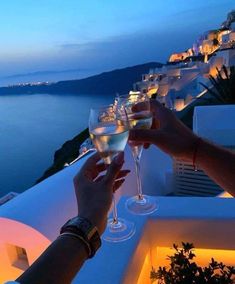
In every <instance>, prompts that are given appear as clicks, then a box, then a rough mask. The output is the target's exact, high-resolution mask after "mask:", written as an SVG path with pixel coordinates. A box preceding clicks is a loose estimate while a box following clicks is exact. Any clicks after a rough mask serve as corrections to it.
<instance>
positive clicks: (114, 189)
mask: <svg viewBox="0 0 235 284" xmlns="http://www.w3.org/2000/svg"><path fill="white" fill-rule="evenodd" d="M124 181H125V179H124V178H123V179H119V180H117V181H115V183H114V186H113V192H115V191H116V190H118V189H119V188H120V187H121V186H122V184H123V183H124Z"/></svg>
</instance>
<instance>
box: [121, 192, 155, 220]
mask: <svg viewBox="0 0 235 284" xmlns="http://www.w3.org/2000/svg"><path fill="white" fill-rule="evenodd" d="M126 208H127V210H128V211H130V212H131V213H132V214H135V215H148V214H151V213H153V212H154V211H156V210H157V209H158V204H157V201H156V198H154V197H152V196H149V195H142V199H140V198H139V196H134V197H131V198H129V199H128V200H127V201H126Z"/></svg>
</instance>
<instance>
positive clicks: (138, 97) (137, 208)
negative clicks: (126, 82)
mask: <svg viewBox="0 0 235 284" xmlns="http://www.w3.org/2000/svg"><path fill="white" fill-rule="evenodd" d="M139 103H141V108H135V107H134V106H135V105H137V104H139ZM116 108H117V109H118V111H119V112H121V113H125V114H126V117H127V119H128V126H129V129H150V128H151V126H152V113H151V110H150V100H149V97H148V96H147V95H145V94H142V93H137V94H130V95H124V96H119V97H117V98H116ZM134 108H135V110H134ZM123 117H124V118H125V116H123ZM128 144H129V145H130V147H131V152H132V156H133V158H134V162H135V171H136V178H137V191H138V193H137V195H136V196H134V197H131V198H129V199H128V200H127V202H126V207H127V209H128V210H129V211H130V212H131V213H134V214H137V215H147V214H151V213H153V212H154V211H156V210H157V209H158V204H157V202H156V200H155V198H153V197H152V196H149V195H144V194H143V190H142V183H141V177H140V159H141V155H142V151H143V145H142V144H136V142H134V141H130V140H129V141H128Z"/></svg>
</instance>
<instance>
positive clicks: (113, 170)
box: [104, 152, 124, 185]
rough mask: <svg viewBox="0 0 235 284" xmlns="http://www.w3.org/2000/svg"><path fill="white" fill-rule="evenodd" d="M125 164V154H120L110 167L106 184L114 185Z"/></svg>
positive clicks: (105, 180)
mask: <svg viewBox="0 0 235 284" xmlns="http://www.w3.org/2000/svg"><path fill="white" fill-rule="evenodd" d="M123 163H124V153H123V152H120V153H119V154H118V155H117V156H116V157H115V158H114V159H113V161H112V163H111V164H110V165H109V167H108V170H107V173H106V175H105V177H104V182H105V183H108V184H110V185H113V183H114V182H115V179H116V177H117V175H118V173H119V171H120V170H121V168H122V166H123Z"/></svg>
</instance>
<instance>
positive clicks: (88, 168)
mask: <svg viewBox="0 0 235 284" xmlns="http://www.w3.org/2000/svg"><path fill="white" fill-rule="evenodd" d="M100 160H101V158H100V156H99V154H98V153H95V154H94V155H92V156H91V157H89V158H88V159H87V160H86V162H85V163H84V165H83V166H82V168H81V169H80V171H79V173H78V174H77V176H76V178H78V179H79V178H84V177H86V178H88V179H90V180H93V179H94V178H95V177H96V176H97V175H98V174H99V171H98V170H97V165H96V163H97V162H99V161H100Z"/></svg>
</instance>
